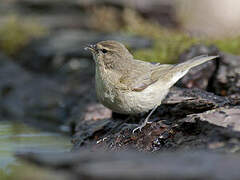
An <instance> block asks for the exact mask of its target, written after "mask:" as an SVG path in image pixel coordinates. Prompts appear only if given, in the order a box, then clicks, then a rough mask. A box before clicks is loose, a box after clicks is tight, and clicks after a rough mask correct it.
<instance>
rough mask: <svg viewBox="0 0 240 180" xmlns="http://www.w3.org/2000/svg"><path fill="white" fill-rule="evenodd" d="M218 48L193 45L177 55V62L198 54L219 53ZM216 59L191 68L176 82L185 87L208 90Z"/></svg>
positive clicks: (214, 70)
mask: <svg viewBox="0 0 240 180" xmlns="http://www.w3.org/2000/svg"><path fill="white" fill-rule="evenodd" d="M219 53H220V52H219V50H218V49H217V48H216V47H214V46H209V47H207V46H204V45H194V46H192V47H191V48H190V49H188V50H186V51H185V52H183V54H181V55H180V57H179V62H184V61H186V60H189V59H191V58H193V57H196V56H200V55H210V56H211V55H219ZM217 61H218V59H215V60H212V61H209V62H207V63H204V64H201V65H199V66H197V67H194V68H192V69H191V70H190V71H189V72H188V73H187V74H186V75H185V76H184V77H183V78H182V79H181V80H180V81H179V82H178V83H177V84H178V85H179V86H182V87H186V88H193V87H197V88H200V89H205V90H209V86H211V83H212V82H211V79H212V77H213V75H214V73H215V72H216V68H217V66H216V64H217Z"/></svg>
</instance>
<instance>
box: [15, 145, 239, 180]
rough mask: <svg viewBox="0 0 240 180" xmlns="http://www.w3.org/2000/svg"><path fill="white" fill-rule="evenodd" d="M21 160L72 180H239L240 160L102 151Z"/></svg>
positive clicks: (206, 154) (220, 156) (208, 155)
mask: <svg viewBox="0 0 240 180" xmlns="http://www.w3.org/2000/svg"><path fill="white" fill-rule="evenodd" d="M18 157H20V158H21V159H23V160H25V161H27V162H30V163H31V164H35V165H38V166H40V167H43V168H49V169H51V172H52V173H55V174H59V173H62V174H65V175H66V174H67V175H68V177H71V179H93V180H94V179H109V180H110V179H114V180H115V179H119V180H120V179H160V180H161V179H162V180H165V179H168V180H187V179H196V180H202V179H211V180H219V179H221V180H229V179H231V180H237V179H239V176H240V171H239V166H240V158H239V156H238V155H233V154H228V155H224V154H215V153H210V152H202V151H198V152H192V151H190V152H189V151H188V152H165V153H161V154H154V155H153V154H145V153H139V152H134V151H130V152H121V153H113V152H103V151H101V150H99V149H98V150H95V151H94V152H90V151H86V150H85V151H80V152H77V153H64V154H63V153H59V154H56V153H54V154H32V153H31V154H29V153H25V154H18Z"/></svg>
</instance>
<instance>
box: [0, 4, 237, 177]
mask: <svg viewBox="0 0 240 180" xmlns="http://www.w3.org/2000/svg"><path fill="white" fill-rule="evenodd" d="M239 35H240V2H239V1H237V0H222V1H219V0H201V1H193V0H172V1H169V0H118V1H115V0H1V2H0V135H1V137H0V179H2V178H6V179H7V178H9V179H10V178H13V177H16V176H18V174H17V175H16V173H17V171H16V172H15V173H11V172H12V171H13V169H15V168H16V167H15V166H17V167H18V166H19V165H20V166H21V165H22V164H21V163H20V162H17V160H16V159H15V157H14V156H13V152H15V151H29V149H32V150H33V149H34V151H40V149H42V150H41V151H50V152H56V151H70V149H71V145H70V135H72V134H73V133H74V131H75V129H74V128H75V125H76V124H77V123H78V121H81V120H82V119H94V118H96V119H97V118H99V116H101V117H111V112H110V111H109V110H107V109H104V108H103V107H102V106H99V105H97V106H95V105H94V103H95V102H96V96H95V90H94V63H93V61H92V60H91V55H90V54H89V52H87V51H84V47H85V46H86V45H88V44H93V43H96V42H99V41H102V40H117V41H120V42H122V43H124V44H125V45H126V46H127V47H128V48H129V50H130V51H131V52H132V53H133V55H134V57H135V58H137V59H141V60H145V61H153V62H160V63H176V62H178V61H179V57H180V55H181V54H182V53H184V52H185V51H186V50H187V49H188V48H190V47H191V46H193V45H198V44H202V45H206V46H207V47H213V46H214V48H217V49H219V50H220V51H221V52H224V53H231V54H233V55H239V54H240V36H239ZM203 52H205V51H203ZM206 52H207V51H206ZM212 72H213V71H212ZM200 86H201V85H199V86H197V87H200ZM206 86H207V85H206ZM187 87H188V86H187ZM189 87H192V85H191V86H189ZM201 87H202V86H201ZM201 87H200V88H201ZM202 88H203V87H202ZM203 89H204V88H203ZM216 93H217V94H218V95H224V96H225V95H232V94H234V93H235V91H234V93H233V92H232V91H231V92H230V91H228V90H226V89H220V90H219V91H216ZM96 109H97V114H94V113H91V112H93V111H94V110H96ZM83 112H89V113H87V114H84V113H83ZM94 112H95V111H94ZM16 127H17V128H16ZM39 139H41V141H40V140H39ZM43 149H44V150H43ZM46 149H47V150H46ZM13 167H14V168H13Z"/></svg>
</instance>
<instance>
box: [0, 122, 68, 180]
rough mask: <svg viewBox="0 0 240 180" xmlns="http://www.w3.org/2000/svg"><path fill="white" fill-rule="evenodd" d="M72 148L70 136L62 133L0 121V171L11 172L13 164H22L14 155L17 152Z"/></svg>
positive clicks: (62, 150) (52, 150)
mask: <svg viewBox="0 0 240 180" xmlns="http://www.w3.org/2000/svg"><path fill="white" fill-rule="evenodd" d="M70 148H71V143H70V138H68V137H65V136H63V135H62V134H59V133H52V132H43V131H40V130H37V129H35V128H32V127H29V126H27V125H25V124H20V123H16V122H9V121H0V171H2V172H4V173H7V174H8V173H11V167H12V166H14V165H19V166H20V165H21V162H19V161H18V160H17V159H16V158H15V157H14V154H15V153H16V152H64V151H70ZM0 179H1V175H0Z"/></svg>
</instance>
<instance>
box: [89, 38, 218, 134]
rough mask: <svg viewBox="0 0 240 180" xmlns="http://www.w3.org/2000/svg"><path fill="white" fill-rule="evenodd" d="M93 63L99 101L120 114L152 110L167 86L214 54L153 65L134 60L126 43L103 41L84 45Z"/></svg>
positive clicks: (156, 105)
mask: <svg viewBox="0 0 240 180" xmlns="http://www.w3.org/2000/svg"><path fill="white" fill-rule="evenodd" d="M87 48H88V49H90V50H91V52H92V54H93V58H94V61H95V63H96V74H95V77H96V92H97V97H98V99H99V100H100V102H101V103H102V104H103V105H105V106H106V107H108V108H110V109H112V110H113V111H114V112H118V113H123V114H137V113H141V112H147V111H149V110H151V109H153V110H152V111H151V113H150V114H149V116H148V117H147V118H146V120H145V122H144V123H143V124H142V125H141V126H139V127H138V128H136V129H134V131H135V130H137V129H140V130H141V128H142V127H144V126H145V125H146V123H147V121H148V118H149V117H150V115H151V114H152V112H153V111H154V110H155V109H156V108H157V107H158V106H159V105H160V104H161V101H162V100H163V99H164V98H165V96H166V95H167V94H168V92H169V89H170V88H171V87H172V86H173V85H174V84H175V83H176V82H177V81H178V80H179V79H180V78H181V77H183V76H184V75H185V74H186V73H187V72H188V71H189V70H190V69H191V68H192V67H195V66H197V65H199V64H202V63H204V62H206V61H209V60H211V59H214V58H216V57H217V56H198V57H195V58H193V59H190V60H188V61H186V62H184V63H181V64H176V65H170V64H159V63H158V64H152V63H149V62H144V61H140V60H136V59H134V58H133V56H132V55H131V53H130V52H129V51H128V50H127V48H125V46H124V45H123V44H121V43H119V42H116V41H102V42H99V43H97V44H96V45H91V46H88V47H87Z"/></svg>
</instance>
